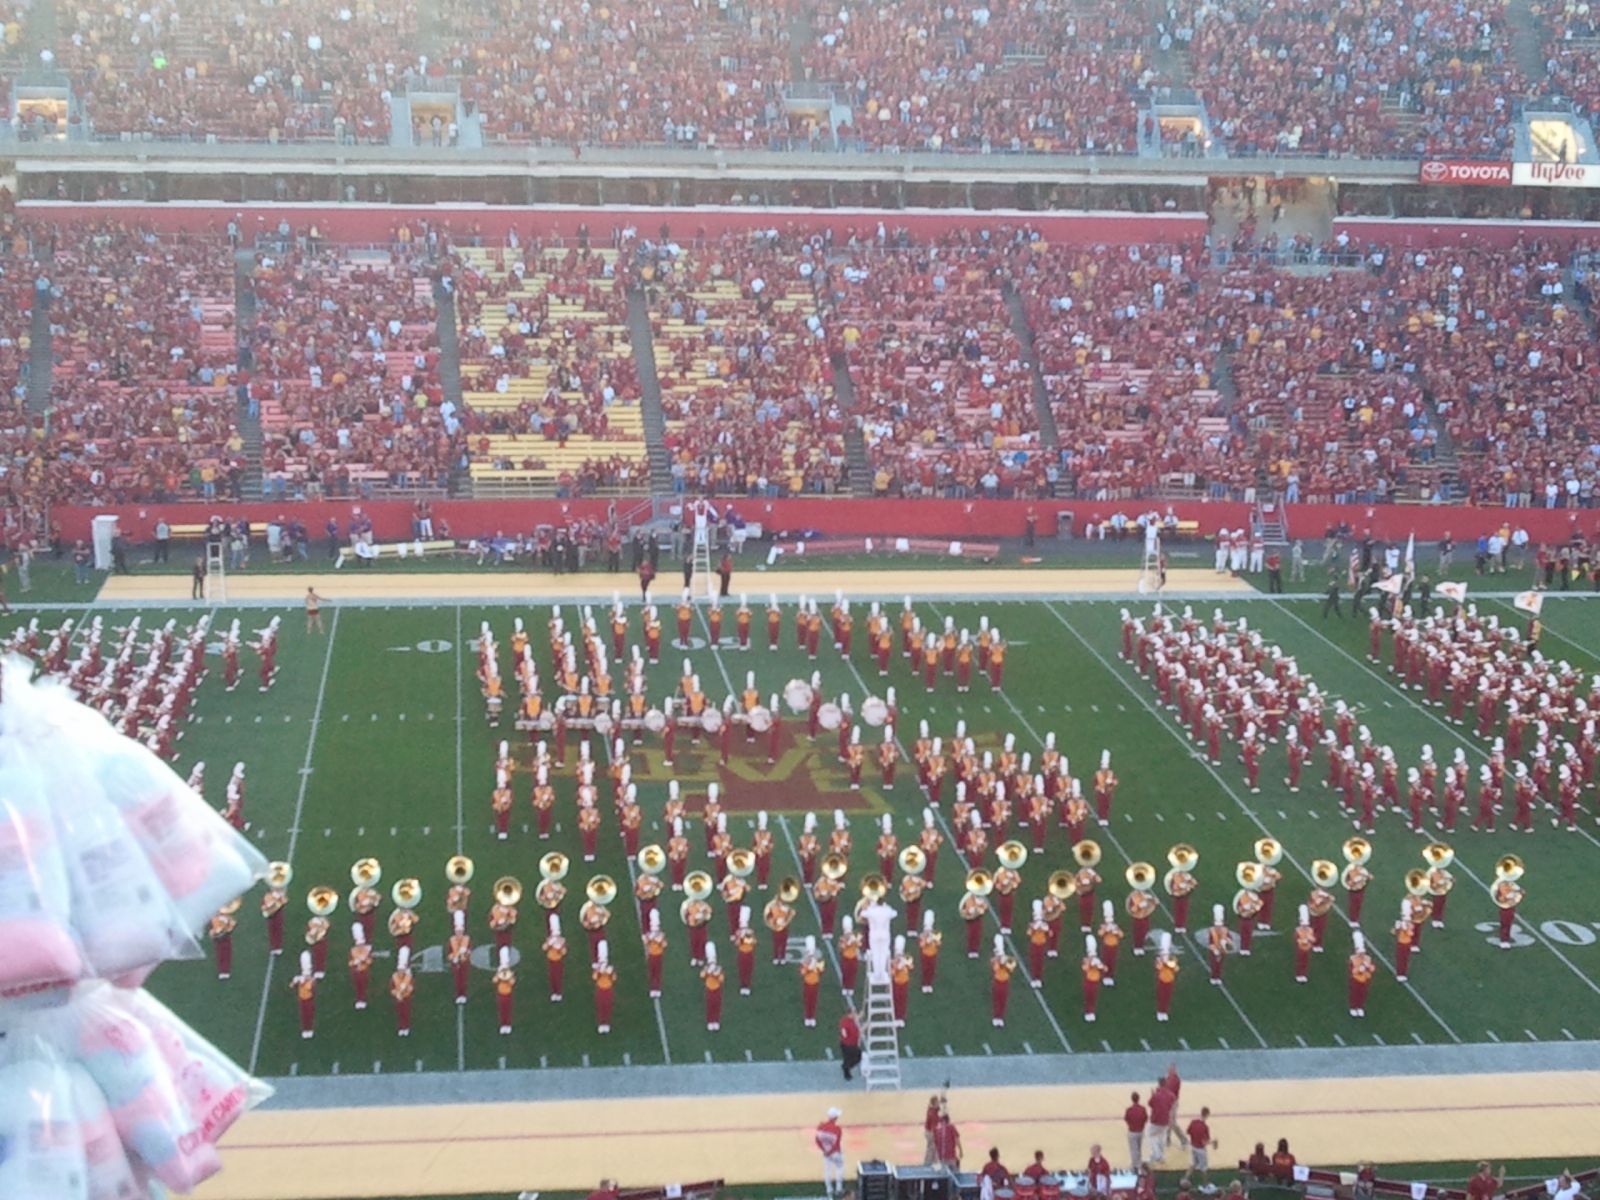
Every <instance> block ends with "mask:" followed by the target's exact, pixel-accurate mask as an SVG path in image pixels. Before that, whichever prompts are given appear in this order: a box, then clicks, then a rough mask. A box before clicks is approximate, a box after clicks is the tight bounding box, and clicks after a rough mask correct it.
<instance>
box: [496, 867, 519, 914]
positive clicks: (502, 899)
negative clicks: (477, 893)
mask: <svg viewBox="0 0 1600 1200" xmlns="http://www.w3.org/2000/svg"><path fill="white" fill-rule="evenodd" d="M494 899H495V903H496V904H503V905H505V907H507V908H515V907H516V906H517V902H518V901H520V900H521V899H522V885H521V884H520V883H518V882H517V880H516V879H515V877H513V876H511V875H502V876H501V877H500V878H499V879H496V880H495V881H494Z"/></svg>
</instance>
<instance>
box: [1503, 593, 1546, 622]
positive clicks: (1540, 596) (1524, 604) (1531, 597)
mask: <svg viewBox="0 0 1600 1200" xmlns="http://www.w3.org/2000/svg"><path fill="white" fill-rule="evenodd" d="M1511 603H1512V605H1513V606H1514V607H1516V608H1519V609H1521V610H1522V611H1523V612H1525V613H1532V614H1533V615H1534V616H1536V617H1537V616H1538V615H1539V610H1540V609H1542V608H1543V607H1544V593H1543V592H1518V593H1517V594H1516V597H1515V598H1514V599H1513V600H1512V601H1511Z"/></svg>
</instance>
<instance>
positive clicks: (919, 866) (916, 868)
mask: <svg viewBox="0 0 1600 1200" xmlns="http://www.w3.org/2000/svg"><path fill="white" fill-rule="evenodd" d="M900 869H901V870H902V871H904V872H905V873H906V874H907V875H921V874H922V873H923V871H925V870H927V869H928V854H927V851H925V850H923V848H922V847H921V846H907V847H906V848H905V849H904V850H902V851H900Z"/></svg>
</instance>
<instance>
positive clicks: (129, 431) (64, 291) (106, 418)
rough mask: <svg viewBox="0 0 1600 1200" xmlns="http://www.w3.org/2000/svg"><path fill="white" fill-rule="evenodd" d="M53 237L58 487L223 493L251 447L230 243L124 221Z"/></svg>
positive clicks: (54, 487)
mask: <svg viewBox="0 0 1600 1200" xmlns="http://www.w3.org/2000/svg"><path fill="white" fill-rule="evenodd" d="M52 240H53V242H54V256H53V258H52V259H51V260H50V262H49V263H48V266H47V267H46V268H44V269H45V271H46V274H47V277H48V279H49V281H50V284H51V304H50V326H51V350H52V353H53V357H54V363H53V367H52V372H51V406H52V413H51V420H50V423H49V426H48V432H47V434H46V435H45V436H44V438H43V440H42V442H41V445H40V451H41V455H42V456H43V457H44V459H45V460H46V462H47V464H48V466H47V470H48V472H49V474H50V476H51V477H52V482H51V487H50V490H51V491H52V492H53V493H56V494H61V493H64V492H65V493H70V494H72V495H74V496H81V497H85V498H88V499H92V500H95V501H99V502H108V501H111V500H114V499H159V498H165V497H177V496H194V497H201V496H212V495H216V494H219V493H221V492H223V491H224V489H225V486H226V481H227V479H228V477H229V476H230V474H231V473H232V471H233V467H234V464H235V463H236V461H237V460H238V458H239V454H240V450H241V443H240V440H239V436H238V428H237V422H236V411H235V410H236V405H235V401H234V397H233V394H232V392H231V391H230V390H229V388H228V382H229V377H230V375H231V373H232V370H233V367H234V359H235V357H236V343H235V330H234V294H233V292H234V289H233V270H232V261H231V258H230V257H229V255H228V252H227V247H226V245H225V243H223V242H221V241H220V240H217V239H212V238H207V237H194V238H189V237H165V236H164V237H157V236H156V235H154V234H149V233H145V232H141V231H139V230H136V229H129V228H126V227H123V226H120V225H111V224H108V225H105V226H101V227H93V228H91V227H85V226H78V227H72V228H67V229H63V230H60V231H57V232H55V233H54V234H53V235H52Z"/></svg>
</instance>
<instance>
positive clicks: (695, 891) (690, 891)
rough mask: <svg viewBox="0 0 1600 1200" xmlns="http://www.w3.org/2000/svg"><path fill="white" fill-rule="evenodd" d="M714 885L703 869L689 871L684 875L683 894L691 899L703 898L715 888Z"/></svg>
mask: <svg viewBox="0 0 1600 1200" xmlns="http://www.w3.org/2000/svg"><path fill="white" fill-rule="evenodd" d="M716 886H717V885H716V884H715V883H714V882H712V879H711V876H710V875H708V874H706V873H705V872H704V871H690V872H689V874H688V875H686V876H684V880H683V894H684V895H685V896H687V897H689V899H691V900H704V899H705V898H706V897H707V896H709V895H711V893H712V892H714V891H715V890H716Z"/></svg>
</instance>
